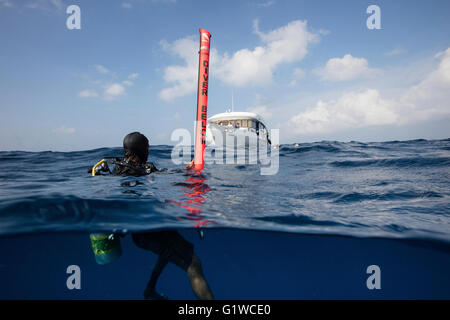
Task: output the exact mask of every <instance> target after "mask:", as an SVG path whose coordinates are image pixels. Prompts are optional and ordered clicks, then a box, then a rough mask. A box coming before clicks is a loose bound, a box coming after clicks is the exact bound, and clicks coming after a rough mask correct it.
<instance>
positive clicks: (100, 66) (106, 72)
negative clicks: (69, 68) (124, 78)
mask: <svg viewBox="0 0 450 320" xmlns="http://www.w3.org/2000/svg"><path fill="white" fill-rule="evenodd" d="M95 69H97V71H98V72H99V73H102V74H108V73H110V72H111V71H109V70H108V69H107V68H105V67H104V66H102V65H101V64H97V65H96V66H95Z"/></svg>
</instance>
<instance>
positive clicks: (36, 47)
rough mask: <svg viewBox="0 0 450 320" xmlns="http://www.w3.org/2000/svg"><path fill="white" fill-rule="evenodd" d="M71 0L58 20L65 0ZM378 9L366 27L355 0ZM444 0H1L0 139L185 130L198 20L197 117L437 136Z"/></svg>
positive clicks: (99, 141)
mask: <svg viewBox="0 0 450 320" xmlns="http://www.w3.org/2000/svg"><path fill="white" fill-rule="evenodd" d="M72 4H76V5H78V6H79V7H80V9H81V29H80V30H69V29H68V28H67V27H66V20H67V18H68V17H69V14H67V13H66V8H67V7H68V6H69V5H72ZM371 4H376V5H378V6H379V7H380V9H381V29H380V30H369V29H368V28H367V26H366V20H367V18H368V17H369V14H367V13H366V9H367V7H368V6H369V5H371ZM449 12H450V2H449V1H281V0H272V1H271V0H269V1H267V0H252V1H188V0H176V1H175V0H174V1H164V0H159V1H157V0H154V1H151V0H148V1H146V0H121V1H107V0H97V1H76V0H71V1H69V0H39V1H28V0H23V1H21V0H18V1H13V0H0V43H1V50H0V97H1V98H0V108H1V109H0V110H1V117H0V137H1V138H0V150H28V151H40V150H55V151H69V150H86V149H93V148H99V147H115V146H120V145H121V142H122V139H123V136H124V135H125V134H127V133H129V132H131V131H140V132H142V133H144V134H146V135H147V136H148V137H149V138H150V143H151V144H175V143H176V142H173V141H171V140H170V135H171V133H172V131H173V130H174V129H176V128H187V129H189V130H191V131H192V129H193V120H194V115H195V106H196V89H195V88H196V79H197V67H198V66H197V63H198V55H197V51H198V41H199V40H198V38H199V33H198V29H199V28H205V29H207V30H209V31H210V32H211V34H212V38H211V47H212V53H211V65H210V83H209V101H208V115H209V116H211V115H213V114H215V113H219V112H223V111H225V110H226V109H228V108H230V105H231V93H232V92H234V104H235V110H236V111H255V112H258V113H260V114H261V115H262V116H263V117H265V118H266V120H267V122H268V124H269V126H270V127H271V128H278V129H280V142H281V143H292V142H311V141H321V140H340V141H350V140H358V141H385V140H405V139H416V138H426V139H440V138H448V137H450V126H449V120H450V49H449V48H450V37H449V34H450V21H449V19H448V13H449Z"/></svg>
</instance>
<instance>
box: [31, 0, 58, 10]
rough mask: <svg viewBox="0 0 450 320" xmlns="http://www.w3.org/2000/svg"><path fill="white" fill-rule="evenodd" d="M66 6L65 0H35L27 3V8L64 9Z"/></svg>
mask: <svg viewBox="0 0 450 320" xmlns="http://www.w3.org/2000/svg"><path fill="white" fill-rule="evenodd" d="M63 6H64V4H63V2H62V1H61V0H34V1H29V2H28V3H26V4H25V8H28V9H40V10H45V11H49V10H52V9H58V10H60V9H62V8H63Z"/></svg>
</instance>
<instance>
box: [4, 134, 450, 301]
mask: <svg viewBox="0 0 450 320" xmlns="http://www.w3.org/2000/svg"><path fill="white" fill-rule="evenodd" d="M121 152H122V150H121V148H102V149H96V150H88V151H77V152H21V151H17V152H16V151H12V152H0V252H3V254H2V255H0V298H2V299H41V298H45V299H47V298H49V299H55V298H56V299H58V298H64V299H71V298H76V299H78V298H82V299H91V298H94V299H99V298H100V299H103V298H106V299H109V298H111V299H140V298H142V291H143V289H144V288H145V285H146V282H147V281H148V278H149V275H150V272H151V268H152V265H153V264H154V263H155V261H156V257H155V255H153V254H152V253H150V252H147V251H144V250H141V249H138V248H136V247H135V246H134V244H133V242H132V241H131V239H130V236H129V233H131V232H138V231H144V230H157V229H172V228H177V229H179V230H180V233H181V234H182V235H183V236H184V237H185V238H186V239H188V240H189V241H191V242H192V243H194V247H195V251H196V254H197V255H198V256H199V257H200V259H201V260H202V265H203V269H204V273H205V276H206V278H207V280H208V282H209V283H210V286H211V289H212V291H213V293H214V295H215V297H216V298H219V299H304V298H307V299H324V298H325V299H329V298H331V299H334V298H338V299H354V298H357V299H358V298H362V299H366V298H369V299H371V298H376V299H379V298H381V299H404V298H444V299H449V298H450V274H449V270H450V139H445V140H433V141H427V140H413V141H390V142H380V143H361V142H346V143H343V142H335V141H323V142H317V143H299V144H290V145H281V146H280V148H279V169H278V172H277V174H274V175H261V174H260V172H261V170H260V169H261V168H260V165H258V164H208V165H206V167H205V169H204V170H203V171H202V173H201V174H197V173H193V172H187V171H186V170H183V169H182V165H176V164H174V163H173V162H172V160H171V153H172V147H170V146H151V148H150V161H152V162H154V163H155V164H156V166H157V167H158V168H161V169H163V170H162V171H161V172H158V173H154V174H151V175H149V176H145V177H117V176H96V177H92V176H90V175H89V174H88V173H87V168H88V167H91V166H92V165H93V164H95V163H96V162H97V161H99V160H100V159H102V158H103V157H113V156H120V155H121ZM199 229H201V230H203V232H204V239H203V240H201V239H200V237H199V235H198V232H197V231H198V230H199ZM102 230H105V231H115V232H118V233H122V234H123V235H124V238H122V240H121V241H122V247H123V252H124V253H123V256H122V257H121V258H120V259H119V260H117V261H116V262H114V263H112V264H110V265H105V266H100V265H96V264H95V260H94V256H93V253H92V250H91V248H90V242H89V237H88V233H89V232H92V231H102ZM72 264H75V265H79V266H80V268H81V270H83V280H82V281H83V287H82V289H81V290H68V289H67V287H66V279H67V277H68V275H67V273H66V267H67V266H68V265H72ZM369 265H378V266H379V267H380V269H381V272H382V287H381V289H379V290H369V289H368V288H367V286H366V280H367V278H368V276H369V275H368V273H367V272H366V269H367V267H368V266H369ZM157 287H158V290H161V291H162V292H164V293H166V294H167V295H168V296H169V298H171V299H172V298H173V299H194V298H195V297H194V295H193V294H192V292H191V290H190V287H189V283H188V280H187V278H186V275H185V274H184V272H183V271H181V270H180V269H178V268H177V267H176V266H173V265H169V266H168V267H167V269H166V270H165V271H164V272H163V275H162V276H161V279H160V280H159V282H158V286H157Z"/></svg>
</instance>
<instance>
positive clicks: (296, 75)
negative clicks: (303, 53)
mask: <svg viewBox="0 0 450 320" xmlns="http://www.w3.org/2000/svg"><path fill="white" fill-rule="evenodd" d="M292 77H293V80H292V81H291V82H290V83H289V86H291V87H293V86H296V85H297V83H298V81H300V80H302V79H303V78H304V77H305V71H303V69H300V68H295V69H294V71H293V72H292Z"/></svg>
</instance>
